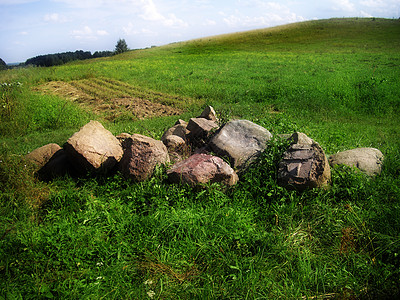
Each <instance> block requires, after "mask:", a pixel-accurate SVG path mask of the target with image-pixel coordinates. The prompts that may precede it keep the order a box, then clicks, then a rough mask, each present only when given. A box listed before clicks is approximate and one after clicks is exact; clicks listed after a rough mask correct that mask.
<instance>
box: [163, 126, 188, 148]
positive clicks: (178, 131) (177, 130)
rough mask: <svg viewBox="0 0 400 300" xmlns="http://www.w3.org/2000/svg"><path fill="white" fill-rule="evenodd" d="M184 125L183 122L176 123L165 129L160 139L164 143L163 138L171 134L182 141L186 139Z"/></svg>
mask: <svg viewBox="0 0 400 300" xmlns="http://www.w3.org/2000/svg"><path fill="white" fill-rule="evenodd" d="M186 126H187V125H185V124H176V125H174V126H173V127H171V128H169V129H167V130H166V131H165V132H164V134H163V135H162V137H161V141H162V142H163V143H164V144H165V140H166V139H167V138H168V137H169V136H171V135H176V136H178V137H180V138H181V139H183V140H184V141H185V140H186Z"/></svg>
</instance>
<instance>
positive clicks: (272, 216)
mask: <svg viewBox="0 0 400 300" xmlns="http://www.w3.org/2000/svg"><path fill="white" fill-rule="evenodd" d="M0 83H1V86H0V89H1V98H0V121H1V122H0V184H1V189H0V299H31V298H35V299H36V298H39V299H44V298H57V299H58V298H61V299H64V298H67V299H86V298H88V299H146V298H153V299H213V298H218V299H219V298H221V299H277V298H281V299H354V298H356V299H357V298H360V299H381V298H387V299H393V298H396V297H399V294H400V196H399V195H400V163H399V161H400V118H399V117H398V116H399V115H400V21H399V20H387V19H371V18H367V19H331V20H318V21H308V22H303V23H296V24H290V25H285V26H280V27H276V28H269V29H263V30H256V31H250V32H244V33H236V34H230V35H222V36H217V37H209V38H203V39H198V40H193V41H187V42H179V43H174V44H170V45H166V46H163V47H155V48H151V49H145V50H135V51H129V52H126V53H124V54H121V55H117V56H114V57H111V58H101V59H94V60H88V61H81V62H74V63H69V64H67V65H63V66H58V67H51V68H31V67H28V68H23V69H14V70H7V71H1V72H0ZM120 99H125V100H124V101H125V102H123V101H122V102H121V100H120ZM126 99H130V100H129V101H136V102H137V101H139V103H140V102H141V103H146V105H148V106H146V107H148V110H154V111H156V110H157V109H158V108H159V107H163V109H165V110H166V108H168V110H166V111H168V112H169V113H165V114H153V115H142V114H140V112H139V111H138V110H135V109H133V108H132V110H126V109H125V110H124V109H123V107H122V106H121V105H122V104H125V105H127V102H126V101H127V100H126ZM136 102H135V103H136ZM129 105H131V106H132V107H133V106H134V105H133V102H129ZM160 105H161V106H160ZM205 105H212V106H213V107H214V108H215V109H216V111H217V113H219V114H220V118H221V119H223V120H229V119H233V118H244V119H248V120H251V121H253V122H255V123H257V124H259V125H262V126H264V127H265V128H267V129H268V130H270V131H271V133H273V134H280V133H292V132H294V131H301V132H304V133H306V134H307V135H308V136H310V137H311V138H313V139H314V140H316V141H317V142H319V143H320V144H321V146H322V147H323V148H324V149H325V152H326V153H328V154H332V153H335V152H337V151H342V150H347V149H351V148H356V147H375V148H378V149H380V150H381V151H382V152H383V153H384V155H385V161H384V166H383V171H382V174H381V175H379V176H377V177H376V178H373V179H370V178H368V177H366V176H364V175H362V174H360V173H357V172H354V170H351V169H349V168H345V167H337V168H334V169H333V170H332V181H333V184H332V188H331V189H329V190H310V191H306V192H304V193H297V192H293V191H286V190H284V189H283V188H281V187H279V186H278V185H277V183H276V164H277V162H278V161H279V159H280V156H281V155H282V153H283V151H284V149H285V146H286V145H285V143H284V142H282V141H280V140H279V139H274V140H273V141H272V142H271V143H270V145H269V147H268V148H267V150H266V151H265V153H264V154H263V156H262V157H261V158H260V161H259V162H258V163H257V164H256V165H255V166H254V167H253V168H252V169H251V171H250V172H249V173H247V174H246V175H244V176H243V177H242V178H241V179H240V183H239V184H238V185H237V186H235V187H233V188H231V189H228V190H226V189H224V188H222V187H220V186H218V185H210V186H208V187H207V188H205V189H200V190H199V189H192V188H190V187H187V186H179V185H171V184H168V183H167V182H166V177H165V172H164V171H165V170H163V169H162V168H160V169H159V170H157V172H156V174H155V176H154V177H153V178H152V179H150V180H149V181H147V182H144V183H130V182H127V181H125V180H124V179H122V178H121V176H120V175H119V174H113V175H110V176H109V177H99V178H95V179H89V178H82V179H72V178H69V177H65V178H59V179H56V180H54V181H52V182H47V183H45V182H40V181H37V180H36V179H35V177H34V176H33V174H32V169H31V168H30V166H29V165H27V164H26V162H25V161H24V160H23V155H24V154H26V153H28V152H29V151H32V150H34V149H35V148H37V147H39V146H42V145H45V144H47V143H51V142H55V143H58V144H60V145H62V144H63V143H65V141H66V140H67V139H68V138H69V137H70V136H71V135H72V134H73V133H74V132H75V131H77V130H78V129H79V128H80V127H81V126H83V125H84V124H85V123H86V122H88V121H89V120H91V119H96V120H99V121H101V122H102V123H103V125H104V126H105V127H106V128H107V129H109V130H110V131H111V132H113V133H114V134H119V133H121V132H129V133H141V134H145V135H148V136H152V137H154V138H159V137H160V136H161V135H162V133H163V132H164V130H165V129H167V128H169V127H170V126H172V125H173V124H174V122H175V121H176V120H177V119H178V118H182V119H188V118H190V117H193V116H197V115H199V113H200V112H201V111H202V109H203V108H204V106H205ZM100 107H102V109H99V108H100ZM176 114H177V115H176Z"/></svg>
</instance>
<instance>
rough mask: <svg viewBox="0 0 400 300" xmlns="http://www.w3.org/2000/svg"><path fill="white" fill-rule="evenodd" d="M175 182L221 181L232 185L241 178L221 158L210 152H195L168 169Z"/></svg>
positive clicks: (195, 183) (193, 183)
mask: <svg viewBox="0 0 400 300" xmlns="http://www.w3.org/2000/svg"><path fill="white" fill-rule="evenodd" d="M167 174H168V178H169V180H170V181H171V182H174V183H187V184H189V185H192V186H196V185H198V184H205V183H214V182H220V183H223V184H225V185H228V186H232V185H234V184H236V183H237V181H238V180H239V178H238V176H237V174H236V173H235V171H234V170H233V169H232V168H231V167H230V166H229V165H228V164H227V163H226V162H224V161H223V160H222V159H221V158H219V157H217V156H212V155H208V154H194V155H192V156H190V157H189V158H187V159H185V160H184V161H181V162H178V163H176V164H175V165H173V166H172V168H171V169H169V170H168V171H167Z"/></svg>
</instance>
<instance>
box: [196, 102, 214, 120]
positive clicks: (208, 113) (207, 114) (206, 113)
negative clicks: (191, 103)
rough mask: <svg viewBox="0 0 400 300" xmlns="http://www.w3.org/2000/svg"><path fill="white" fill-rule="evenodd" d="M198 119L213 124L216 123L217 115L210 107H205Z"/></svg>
mask: <svg viewBox="0 0 400 300" xmlns="http://www.w3.org/2000/svg"><path fill="white" fill-rule="evenodd" d="M198 118H204V119H207V120H211V121H214V122H216V123H217V122H218V118H217V114H216V112H215V110H214V108H213V107H212V106H207V107H206V108H205V109H204V110H203V112H202V113H201V115H200V116H199V117H198Z"/></svg>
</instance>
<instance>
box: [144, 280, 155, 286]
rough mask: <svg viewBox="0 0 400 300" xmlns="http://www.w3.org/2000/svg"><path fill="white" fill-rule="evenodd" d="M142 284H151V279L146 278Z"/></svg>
mask: <svg viewBox="0 0 400 300" xmlns="http://www.w3.org/2000/svg"><path fill="white" fill-rule="evenodd" d="M144 284H145V285H151V284H153V280H151V279H147V280H146V281H145V282H144Z"/></svg>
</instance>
